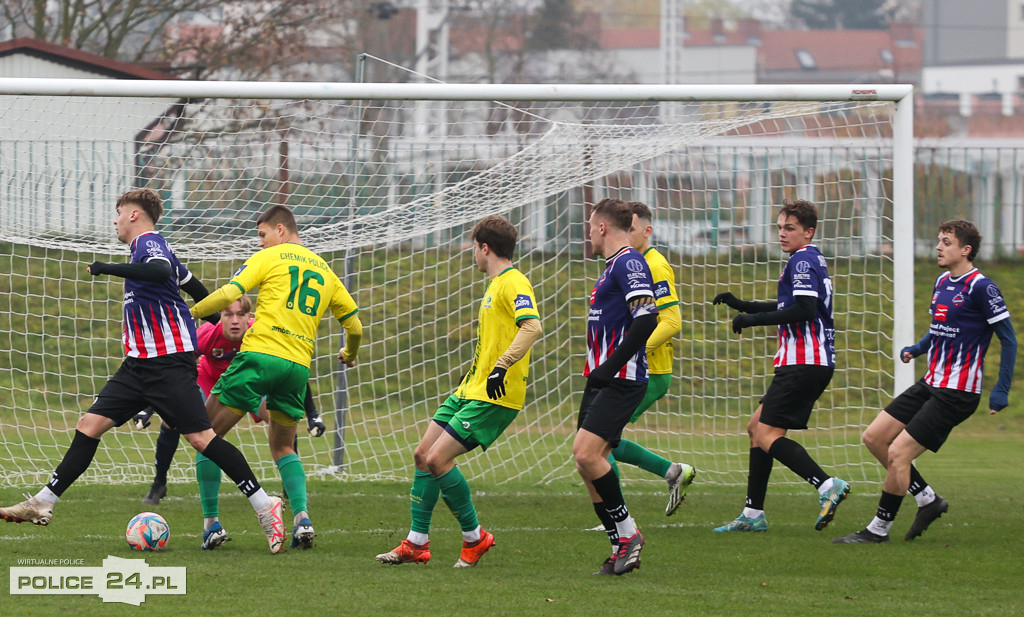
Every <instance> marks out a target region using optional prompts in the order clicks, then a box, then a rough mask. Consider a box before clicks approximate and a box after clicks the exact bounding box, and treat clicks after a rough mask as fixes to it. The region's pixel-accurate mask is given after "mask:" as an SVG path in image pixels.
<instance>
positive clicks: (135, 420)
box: [132, 407, 153, 431]
mask: <svg viewBox="0 0 1024 617" xmlns="http://www.w3.org/2000/svg"><path fill="white" fill-rule="evenodd" d="M152 417H153V410H152V409H150V408H148V407H147V408H146V409H143V410H142V411H140V412H139V413H137V414H135V415H134V416H133V417H132V424H134V425H135V428H137V429H139V430H140V431H141V430H142V429H144V428H146V427H147V426H149V424H150V419H151V418H152Z"/></svg>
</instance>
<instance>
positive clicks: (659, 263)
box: [608, 201, 697, 516]
mask: <svg viewBox="0 0 1024 617" xmlns="http://www.w3.org/2000/svg"><path fill="white" fill-rule="evenodd" d="M629 207H630V209H631V210H632V211H633V225H632V227H630V230H629V243H630V245H631V246H632V247H633V248H635V249H636V250H638V251H640V253H641V254H643V256H644V259H646V260H647V265H648V266H649V267H650V269H651V276H652V278H653V279H654V303H655V304H656V305H657V307H658V327H657V328H655V329H654V332H653V333H652V334H651V338H649V339H647V345H646V351H647V365H648V372H649V375H648V379H647V393H646V394H644V399H643V400H642V401H640V405H639V406H637V408H636V411H634V412H633V417H632V418H630V419H629V421H630V422H631V423H633V422H636V421H637V420H639V419H640V416H641V415H643V413H644V412H645V411H647V410H648V409H649V408H650V407H651V405H653V404H654V403H655V402H657V401H659V400H661V399H662V398H663V397H664V396H665V394H666V393H667V392H668V386H669V384H670V383H671V382H672V337H673V336H675V335H677V334H679V331H680V330H682V327H683V321H682V317H681V316H680V315H679V297H678V296H677V295H676V275H675V273H674V272H672V266H670V265H669V264H668V260H667V259H665V256H664V255H662V254H661V253H659V252H658V250H657V249H656V248H654V247H653V246H651V240H650V238H651V233H653V231H654V228H653V227H652V226H651V220H652V218H653V217H652V215H651V209H650V208H648V207H647V204H644V203H642V202H639V201H631V202H629ZM616 461H618V462H620V463H629V464H630V465H636V466H637V467H640V468H641V469H643V470H644V471H648V472H650V473H652V474H654V475H656V476H658V477H659V478H664V479H665V481H666V482H668V505H666V506H665V516H672V515H673V514H675V512H676V510H678V509H679V506H680V505H681V504H682V503H683V499H684V498H685V497H686V489H688V488H689V487H690V484H691V483H693V478H694V476H695V475H696V474H697V471H696V470H695V469H694V468H693V467H692V466H690V465H687V464H686V463H673V462H672V461H670V460H668V459H667V458H664V457H662V456H658V455H657V454H655V453H654V452H651V451H650V450H648V449H647V448H645V447H643V446H641V445H640V444H638V443H636V442H634V441H630V440H628V439H620V440H619V445H618V446H616V447H615V448H614V449H613V450H612V453H611V456H609V457H608V462H609V463H611V465H612V468H613V469H614V470H615V475H617V476H619V477H620V478H621V477H622V475H621V474H620V473H619V468H618V465H616V464H615V463H616Z"/></svg>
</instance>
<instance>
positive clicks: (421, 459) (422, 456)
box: [412, 445, 430, 471]
mask: <svg viewBox="0 0 1024 617" xmlns="http://www.w3.org/2000/svg"><path fill="white" fill-rule="evenodd" d="M428 452H429V450H428V449H427V448H424V447H423V446H422V445H420V446H417V448H416V450H414V451H413V453H412V461H413V464H414V465H415V466H416V469H419V470H420V471H430V468H429V467H427V453H428Z"/></svg>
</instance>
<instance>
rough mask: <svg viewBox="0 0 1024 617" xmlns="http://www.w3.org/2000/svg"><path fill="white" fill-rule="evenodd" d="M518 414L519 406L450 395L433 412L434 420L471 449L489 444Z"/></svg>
mask: <svg viewBox="0 0 1024 617" xmlns="http://www.w3.org/2000/svg"><path fill="white" fill-rule="evenodd" d="M518 415H519V410H518V409H509V408H508V407H502V406H501V405H495V404H494V403H485V402H484V401H474V400H469V399H464V398H459V397H457V396H455V395H454V394H453V395H451V396H449V397H448V398H447V399H445V401H444V402H443V403H441V406H440V407H438V409H437V412H436V413H435V414H434V422H437V423H438V424H440V425H442V426H445V427H447V430H448V432H449V433H454V434H455V436H456V438H457V439H458V440H459V441H460V442H461V443H462V445H464V446H466V448H467V449H472V448H473V447H475V446H480V447H481V448H483V449H484V450H486V449H487V448H489V447H490V446H491V444H492V443H494V442H495V440H497V439H498V437H500V436H501V434H502V433H504V432H505V429H507V428H508V425H509V424H512V421H513V420H515V419H516V416H518Z"/></svg>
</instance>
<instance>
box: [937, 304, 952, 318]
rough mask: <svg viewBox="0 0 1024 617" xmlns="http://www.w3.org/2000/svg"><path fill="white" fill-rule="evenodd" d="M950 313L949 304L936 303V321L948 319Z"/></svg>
mask: <svg viewBox="0 0 1024 617" xmlns="http://www.w3.org/2000/svg"><path fill="white" fill-rule="evenodd" d="M948 314H949V306H947V305H945V304H936V305H935V321H946V315H948Z"/></svg>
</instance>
